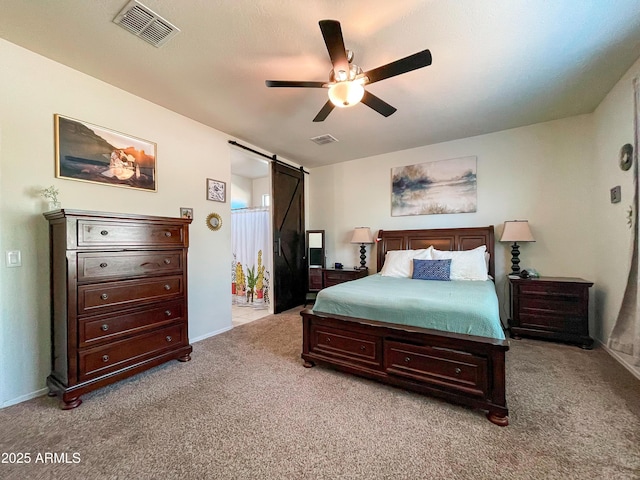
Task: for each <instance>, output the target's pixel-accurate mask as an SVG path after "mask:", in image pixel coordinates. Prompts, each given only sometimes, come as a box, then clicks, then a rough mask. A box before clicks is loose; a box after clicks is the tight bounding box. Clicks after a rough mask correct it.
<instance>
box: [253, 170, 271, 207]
mask: <svg viewBox="0 0 640 480" xmlns="http://www.w3.org/2000/svg"><path fill="white" fill-rule="evenodd" d="M252 192H253V204H252V205H251V206H252V207H261V206H262V195H264V194H265V193H267V194H269V195H271V179H270V178H269V177H268V176H267V177H262V178H256V179H254V180H253V182H252Z"/></svg>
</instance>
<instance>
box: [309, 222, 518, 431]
mask: <svg viewBox="0 0 640 480" xmlns="http://www.w3.org/2000/svg"><path fill="white" fill-rule="evenodd" d="M377 240H378V257H377V258H378V271H380V269H381V268H382V265H383V263H384V258H385V254H386V253H387V251H388V250H415V249H420V248H427V247H429V245H433V246H434V247H435V248H437V249H438V250H471V249H473V248H476V247H478V246H480V245H486V246H487V252H489V254H490V259H489V274H490V275H491V276H493V277H494V278H495V272H494V270H495V258H494V257H495V255H494V232H493V225H491V226H489V227H480V228H451V229H432V230H394V231H383V230H380V232H379V233H378V239H377ZM300 315H301V316H302V325H303V340H302V359H303V360H304V366H305V367H307V368H310V367H313V366H314V365H315V364H316V363H319V364H324V365H328V366H331V367H333V368H336V369H338V370H341V371H344V372H347V373H352V374H355V375H359V376H362V377H367V378H371V379H374V380H378V381H380V382H383V383H386V384H389V385H393V386H396V387H402V388H405V389H408V390H412V391H416V392H420V393H423V394H428V395H432V396H435V397H438V398H442V399H444V400H447V401H450V402H453V403H458V404H463V405H467V406H469V407H472V408H477V409H480V410H485V411H487V418H488V419H489V420H490V421H491V422H493V423H495V424H496V425H500V426H506V425H508V424H509V417H508V415H509V410H508V409H507V403H506V398H505V396H506V395H505V353H506V351H507V350H509V343H508V342H507V341H506V340H498V339H493V338H486V337H478V336H472V335H463V334H455V333H447V332H443V331H439V330H430V329H425V328H419V327H410V326H406V325H398V324H393V323H385V322H380V321H374V320H365V319H361V318H353V317H345V316H340V315H332V314H323V313H314V312H313V310H310V309H306V310H303V311H302V312H301V313H300Z"/></svg>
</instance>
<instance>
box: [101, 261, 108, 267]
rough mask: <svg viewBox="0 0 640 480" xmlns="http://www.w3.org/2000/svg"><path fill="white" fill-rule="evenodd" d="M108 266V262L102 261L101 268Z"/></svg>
mask: <svg viewBox="0 0 640 480" xmlns="http://www.w3.org/2000/svg"><path fill="white" fill-rule="evenodd" d="M107 267H108V265H107V264H106V263H104V262H102V263H101V264H100V268H107Z"/></svg>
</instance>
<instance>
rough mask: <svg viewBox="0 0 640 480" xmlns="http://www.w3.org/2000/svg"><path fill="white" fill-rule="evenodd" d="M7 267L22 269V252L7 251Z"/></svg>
mask: <svg viewBox="0 0 640 480" xmlns="http://www.w3.org/2000/svg"><path fill="white" fill-rule="evenodd" d="M6 254H7V267H21V266H22V253H21V252H20V250H7V252H6Z"/></svg>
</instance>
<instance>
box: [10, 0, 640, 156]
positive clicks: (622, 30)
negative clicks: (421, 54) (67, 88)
mask: <svg viewBox="0 0 640 480" xmlns="http://www.w3.org/2000/svg"><path fill="white" fill-rule="evenodd" d="M127 3H128V0H100V1H94V0H92V1H87V0H55V1H44V0H40V1H25V0H0V37H2V38H4V39H6V40H8V41H10V42H13V43H16V44H18V45H21V46H23V47H25V48H28V49H30V50H33V51H34V52H37V53H40V54H42V55H44V56H46V57H49V58H51V59H53V60H55V61H57V62H60V63H63V64H65V65H68V66H70V67H72V68H74V69H77V70H79V71H82V72H85V73H87V74H89V75H91V76H93V77H96V78H99V79H101V80H104V81H106V82H108V83H110V84H112V85H115V86H117V87H120V88H122V89H124V90H127V91H129V92H131V93H133V94H135V95H138V96H140V97H143V98H146V99H148V100H150V101H152V102H154V103H157V104H159V105H162V106H164V107H166V108H169V109H171V110H173V111H175V112H178V113H181V114H183V115H185V116H187V117H190V118H192V119H194V120H197V121H199V122H202V123H204V124H206V125H209V126H211V127H214V128H216V129H218V130H221V131H223V132H225V133H226V134H228V135H229V137H230V138H233V139H237V140H239V141H245V142H249V143H251V144H253V145H255V146H257V147H259V148H260V149H261V150H263V151H264V152H266V153H268V154H277V155H278V156H279V157H283V158H287V159H289V160H292V161H294V162H296V163H299V164H301V165H304V166H305V167H316V166H320V165H326V164H331V163H336V162H342V161H347V160H351V159H354V158H361V157H367V156H371V155H376V154H381V153H386V152H391V151H396V150H402V149H406V148H412V147H417V146H421V145H427V144H433V143H438V142H442V141H447V140H453V139H457V138H464V137H470V136H474V135H479V134H484V133H489V132H493V131H499V130H504V129H507V128H512V127H517V126H522V125H529V124H533V123H537V122H542V121H547V120H551V119H557V118H562V117H566V116H571V115H577V114H583V113H588V112H592V111H593V110H594V108H595V107H596V106H597V105H598V103H599V102H600V101H601V100H602V98H603V97H604V95H606V93H607V92H608V91H609V90H610V89H611V87H612V86H613V85H614V84H615V83H616V81H617V80H619V78H620V77H621V76H622V74H623V73H624V72H625V71H626V70H627V69H628V68H629V67H630V66H631V65H632V64H633V62H634V61H635V60H636V59H637V58H638V55H640V1H638V0H393V1H391V0H366V1H364V0H349V1H345V0H324V1H320V0H229V1H211V0H183V1H175V0H143V4H144V5H146V6H147V7H148V8H150V9H151V10H153V11H155V12H156V13H158V14H159V15H161V16H162V17H164V18H165V19H167V20H168V21H170V22H171V23H173V24H174V25H175V26H177V27H178V28H179V29H180V30H181V33H179V34H178V35H177V36H176V37H175V38H173V39H171V40H170V41H169V42H168V43H167V44H166V45H164V46H163V47H161V48H155V47H153V46H151V45H149V44H148V43H146V42H145V41H143V40H141V39H139V38H136V37H135V36H133V35H131V34H130V33H128V32H127V31H126V30H124V29H123V28H121V27H120V26H118V25H116V24H114V23H113V22H112V20H113V18H114V17H115V16H116V15H117V14H118V12H119V11H120V10H121V9H122V8H123V7H124V6H125V5H126V4H127ZM321 19H335V20H339V21H340V22H341V24H342V31H343V35H344V39H345V44H346V47H347V48H349V49H351V50H353V51H354V52H355V63H357V64H358V65H360V66H361V67H362V68H363V69H364V70H370V69H372V68H375V67H378V66H380V65H383V64H386V63H388V62H391V61H394V60H396V59H398V58H401V57H405V56H407V55H410V54H413V53H415V52H418V51H420V50H423V49H425V48H428V49H430V50H431V53H432V55H433V65H431V66H429V67H426V68H423V69H420V70H416V71H413V72H410V73H407V74H404V75H401V76H398V77H394V78H390V79H387V80H384V81H381V82H378V83H375V84H373V85H370V86H368V87H367V89H368V90H369V91H371V93H373V94H375V95H377V96H378V97H380V98H382V99H383V100H385V101H386V102H388V103H390V104H391V105H393V106H395V107H396V108H397V109H398V111H397V112H396V113H395V114H393V115H392V116H390V117H388V118H385V117H383V116H381V115H379V114H378V113H376V112H375V111H373V110H371V109H370V108H368V107H367V106H365V105H362V104H360V105H356V106H354V107H352V108H347V109H335V110H334V111H333V112H332V113H331V115H329V117H328V119H327V120H326V121H325V122H323V123H313V122H312V119H313V118H314V116H315V115H316V113H317V112H318V111H319V110H320V108H321V107H322V106H323V105H324V103H325V102H326V100H327V97H326V90H324V89H302V88H301V89H293V88H271V89H269V88H267V87H266V86H265V83H264V81H265V80H267V79H269V80H316V81H325V80H327V79H328V74H329V70H330V68H331V63H330V61H329V57H328V54H327V51H326V48H325V45H324V42H323V39H322V35H321V33H320V29H319V27H318V21H319V20H321ZM3 68H6V66H3ZM87 120H91V119H87ZM327 133H329V134H331V135H333V136H334V137H336V138H337V139H338V140H339V142H338V143H333V144H328V145H324V146H318V145H316V144H315V143H313V142H311V141H310V140H309V139H310V138H311V137H315V136H318V135H323V134H327Z"/></svg>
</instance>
